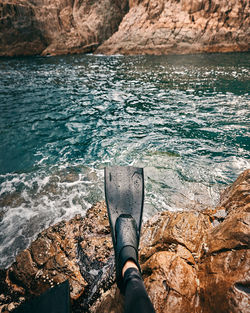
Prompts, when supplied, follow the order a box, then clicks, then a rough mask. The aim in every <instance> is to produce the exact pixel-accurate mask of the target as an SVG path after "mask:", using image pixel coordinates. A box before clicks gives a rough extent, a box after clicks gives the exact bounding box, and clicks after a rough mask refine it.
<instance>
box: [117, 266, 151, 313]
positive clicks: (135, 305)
mask: <svg viewBox="0 0 250 313" xmlns="http://www.w3.org/2000/svg"><path fill="white" fill-rule="evenodd" d="M122 274H123V280H124V289H125V292H124V295H125V310H124V313H154V312H155V310H154V307H153V305H152V303H151V301H150V299H149V297H148V294H147V291H146V289H145V286H144V283H143V280H142V277H141V274H140V272H139V269H138V267H137V266H136V264H135V263H134V262H133V261H131V260H128V261H127V262H126V263H125V265H124V267H123V271H122Z"/></svg>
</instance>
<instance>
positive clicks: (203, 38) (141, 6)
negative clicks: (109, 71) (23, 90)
mask: <svg viewBox="0 0 250 313" xmlns="http://www.w3.org/2000/svg"><path fill="white" fill-rule="evenodd" d="M249 14H250V5H249V1H247V0H230V1H227V0H209V1H208V0H102V1H98V0H85V1H82V0H54V1H51V0H8V1H6V0H0V56H15V55H36V54H41V55H60V54H71V53H89V52H96V53H102V54H156V55H161V54H176V53H177V54H189V53H201V52H233V51H248V50H249V47H250V44H249V43H250V17H249Z"/></svg>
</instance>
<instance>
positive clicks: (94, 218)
mask: <svg viewBox="0 0 250 313" xmlns="http://www.w3.org/2000/svg"><path fill="white" fill-rule="evenodd" d="M112 255H113V250H112V241H111V237H110V231H109V223H108V217H107V212H106V207H105V205H104V203H98V204H97V205H95V206H93V207H92V208H91V209H90V210H88V212H87V214H86V217H85V218H83V217H81V216H79V215H78V216H76V217H75V218H73V219H71V220H70V221H67V222H65V221H62V222H60V223H58V224H56V225H54V226H51V227H49V228H48V229H47V230H45V231H43V232H42V233H41V234H40V235H39V236H38V238H37V239H36V240H35V241H34V242H33V243H32V244H31V246H30V247H29V248H28V249H26V250H24V251H22V252H21V253H19V254H18V256H17V257H16V262H14V263H13V264H12V266H11V267H10V268H9V269H7V271H6V272H4V271H2V272H1V273H2V285H0V290H1V292H2V291H4V293H6V294H9V295H10V296H9V297H8V298H7V299H4V300H3V301H2V303H4V304H5V303H6V304H9V301H10V299H13V297H14V296H15V299H16V298H18V297H23V296H24V297H25V298H26V299H29V298H30V297H31V296H34V295H39V294H41V293H42V292H44V291H45V290H47V289H48V288H50V287H52V286H54V285H56V284H58V283H61V282H63V281H65V280H67V279H68V280H69V283H70V287H71V291H70V296H71V299H72V301H73V307H74V308H75V309H74V312H83V311H84V310H86V308H87V307H88V305H89V304H90V303H91V301H92V302H93V301H94V299H95V298H97V297H98V294H99V293H100V290H102V288H104V287H105V288H107V286H108V287H110V285H111V284H113V282H114V276H113V273H114V269H113V267H114V263H113V257H112ZM4 281H5V282H4ZM105 284H106V285H107V286H105ZM1 292H0V293H1Z"/></svg>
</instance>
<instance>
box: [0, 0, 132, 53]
mask: <svg viewBox="0 0 250 313" xmlns="http://www.w3.org/2000/svg"><path fill="white" fill-rule="evenodd" d="M127 9H128V6H127V1H126V0H116V1H111V0H103V1H97V0H95V1H92V0H88V1H82V0H56V1H50V0H33V1H31V0H13V1H8V2H6V1H4V0H0V56H14V55H35V54H42V55H57V54H68V53H85V52H92V51H94V50H95V49H96V47H97V46H98V45H100V44H101V43H102V42H103V41H104V40H106V39H108V38H109V37H110V36H111V35H112V34H113V33H114V32H115V31H116V30H117V29H118V26H119V23H120V21H121V20H122V18H123V16H124V15H125V13H126V12H127Z"/></svg>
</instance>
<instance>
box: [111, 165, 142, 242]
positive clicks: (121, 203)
mask: <svg viewBox="0 0 250 313" xmlns="http://www.w3.org/2000/svg"><path fill="white" fill-rule="evenodd" d="M105 197H106V204H107V210H108V216H109V223H110V228H111V234H112V240H113V243H114V244H115V243H116V235H115V224H116V220H117V218H118V217H119V216H120V215H121V214H129V215H131V216H132V217H133V218H134V220H135V221H136V226H137V231H138V237H139V238H140V231H141V224H142V214H143V203H144V176H143V169H142V168H138V167H132V166H125V167H123V166H115V167H106V168H105Z"/></svg>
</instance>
